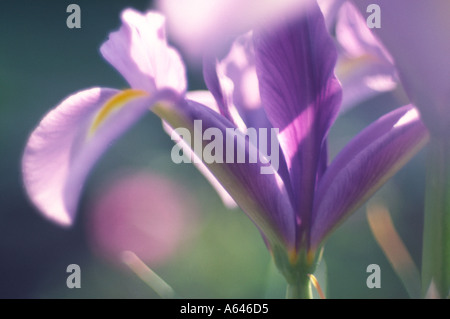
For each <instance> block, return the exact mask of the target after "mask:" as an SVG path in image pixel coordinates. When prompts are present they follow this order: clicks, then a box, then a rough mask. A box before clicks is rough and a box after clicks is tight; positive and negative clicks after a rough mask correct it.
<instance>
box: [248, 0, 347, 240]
mask: <svg viewBox="0 0 450 319" xmlns="http://www.w3.org/2000/svg"><path fill="white" fill-rule="evenodd" d="M254 46H255V63H256V71H257V75H258V80H259V89H260V93H261V102H262V105H263V107H264V109H265V111H266V114H267V117H268V118H269V120H270V122H271V123H272V125H273V127H276V128H279V130H280V135H279V141H280V146H281V148H282V150H283V153H284V156H285V159H286V164H287V168H288V170H289V174H290V182H291V185H292V190H293V196H292V198H291V199H292V202H293V206H294V207H295V210H296V211H297V212H298V221H299V226H300V231H299V232H298V236H299V240H301V238H302V237H303V236H302V233H304V232H307V231H309V224H310V214H311V211H312V201H313V197H314V191H315V188H316V186H315V183H316V179H317V178H318V176H320V175H321V174H322V173H323V172H322V171H323V169H324V167H326V163H327V158H326V156H325V155H326V154H323V153H322V151H323V149H324V143H325V139H326V135H327V134H328V130H329V128H330V126H331V125H332V123H333V121H334V119H335V117H336V115H337V113H338V107H339V104H340V102H341V88H340V85H339V83H338V81H337V80H336V78H335V76H334V73H333V72H334V66H335V63H336V57H337V52H336V49H335V46H334V43H333V40H332V39H331V37H330V35H329V34H328V31H327V29H326V26H325V21H324V18H323V16H322V13H321V12H320V9H319V8H318V6H317V4H316V5H313V6H311V7H310V8H309V10H308V11H307V12H306V13H305V14H303V15H302V16H301V17H300V18H299V19H296V20H292V19H286V20H284V21H283V22H282V23H280V24H279V25H278V26H277V27H272V28H269V29H262V30H257V31H255V32H254Z"/></svg>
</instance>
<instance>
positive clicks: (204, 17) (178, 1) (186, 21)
mask: <svg viewBox="0 0 450 319" xmlns="http://www.w3.org/2000/svg"><path fill="white" fill-rule="evenodd" d="M310 3H311V1H310V0H283V1H273V0H246V1H239V0H216V1H211V0H190V1H184V0H160V1H158V7H159V8H160V10H161V11H162V12H163V13H164V14H165V15H166V16H167V18H168V22H169V24H170V25H169V30H170V32H171V34H172V35H173V37H174V38H175V40H176V41H178V43H180V44H181V45H182V46H183V48H184V49H185V50H186V52H187V53H188V54H190V55H191V56H192V57H198V56H202V55H203V53H204V52H206V51H208V52H209V53H213V54H215V53H217V52H218V51H221V50H224V49H225V48H226V46H227V44H228V43H230V42H231V40H232V39H233V38H234V37H236V36H238V35H240V34H243V33H245V32H247V31H249V30H251V29H253V28H254V27H256V26H258V25H261V24H265V25H270V24H272V23H276V22H277V20H278V19H279V17H280V16H286V15H290V14H292V15H295V14H297V13H298V12H299V10H300V11H302V10H306V9H307V6H308V5H309V4H310ZM212 51H213V52H212Z"/></svg>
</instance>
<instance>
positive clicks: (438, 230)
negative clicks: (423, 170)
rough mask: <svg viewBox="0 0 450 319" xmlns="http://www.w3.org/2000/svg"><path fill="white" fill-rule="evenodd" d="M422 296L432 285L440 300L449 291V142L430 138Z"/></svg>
mask: <svg viewBox="0 0 450 319" xmlns="http://www.w3.org/2000/svg"><path fill="white" fill-rule="evenodd" d="M424 223H425V224H424V233H423V253H422V293H423V294H424V295H425V294H426V293H427V291H428V289H429V287H430V285H432V284H434V286H435V287H436V290H437V293H438V294H439V296H440V297H441V298H446V297H447V296H448V295H449V291H450V142H449V141H448V140H445V139H442V138H438V137H432V138H431V140H430V144H429V146H428V157H427V176H426V190H425V221H424Z"/></svg>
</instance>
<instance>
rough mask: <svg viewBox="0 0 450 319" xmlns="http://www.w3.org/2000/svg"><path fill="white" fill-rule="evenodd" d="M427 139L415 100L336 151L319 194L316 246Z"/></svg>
mask: <svg viewBox="0 0 450 319" xmlns="http://www.w3.org/2000/svg"><path fill="white" fill-rule="evenodd" d="M427 141H428V131H427V129H426V128H425V126H424V125H423V124H422V122H421V121H420V118H419V114H418V112H417V110H416V109H415V108H413V107H412V106H405V107H402V108H400V109H397V110H395V111H392V112H391V113H388V114H387V115H385V116H383V117H381V118H380V119H379V120H377V121H376V122H374V123H373V124H372V125H370V126H369V127H367V128H366V129H365V130H363V131H362V132H361V133H360V134H358V135H357V136H356V137H355V138H354V139H353V140H352V141H350V143H349V144H347V146H346V147H345V148H344V149H343V150H342V151H341V152H340V153H339V154H338V155H337V157H336V158H335V159H334V160H333V162H332V163H331V164H330V166H329V167H328V169H327V171H326V173H325V175H324V176H323V178H322V179H321V181H320V183H319V187H318V189H317V193H316V197H315V198H314V211H313V223H312V231H311V246H312V249H315V248H317V247H318V245H320V243H321V242H322V241H323V239H324V238H325V237H326V236H327V235H328V234H329V233H330V232H331V231H332V230H333V229H334V228H335V227H336V226H337V225H338V224H339V223H340V222H342V221H343V219H344V218H346V217H347V216H348V215H349V214H351V213H352V212H354V211H355V210H356V209H357V208H358V207H359V206H360V205H362V204H363V203H364V202H365V201H366V200H367V199H368V198H369V197H370V196H371V195H372V194H373V193H374V192H375V191H376V190H377V189H378V188H379V187H381V185H382V184H383V183H384V182H386V181H387V180H388V179H389V178H390V177H391V176H392V175H393V174H395V173H396V172H397V171H398V170H399V169H400V168H401V167H402V166H403V165H404V164H405V163H406V162H407V161H408V160H409V159H410V158H411V157H412V156H413V155H414V154H416V153H417V152H418V151H419V150H420V149H421V148H422V147H423V146H424V145H425V143H426V142H427Z"/></svg>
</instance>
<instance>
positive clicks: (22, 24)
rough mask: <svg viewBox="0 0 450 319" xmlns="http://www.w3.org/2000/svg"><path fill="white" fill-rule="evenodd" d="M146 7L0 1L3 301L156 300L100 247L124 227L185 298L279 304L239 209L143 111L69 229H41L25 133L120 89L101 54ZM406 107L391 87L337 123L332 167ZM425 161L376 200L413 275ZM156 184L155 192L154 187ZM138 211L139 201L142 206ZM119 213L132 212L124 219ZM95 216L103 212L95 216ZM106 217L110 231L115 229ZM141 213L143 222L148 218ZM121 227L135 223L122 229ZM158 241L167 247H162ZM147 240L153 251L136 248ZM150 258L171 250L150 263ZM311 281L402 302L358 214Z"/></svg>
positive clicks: (259, 247)
mask: <svg viewBox="0 0 450 319" xmlns="http://www.w3.org/2000/svg"><path fill="white" fill-rule="evenodd" d="M70 3H77V4H78V5H79V6H80V7H81V24H82V28H81V29H68V28H67V26H66V18H67V16H68V13H66V8H67V6H68V5H69V4H70ZM151 6H152V4H151V3H150V2H149V1H137V0H135V1H118V0H110V1H92V0H90V1H87V0H77V1H63V0H59V1H51V0H39V1H36V0H20V1H2V2H1V3H0V152H1V153H0V154H1V157H0V298H158V295H156V294H155V292H154V291H153V290H152V288H151V287H149V286H148V285H146V284H145V283H144V282H143V281H141V280H140V279H139V278H138V277H137V276H136V275H135V274H134V273H133V272H131V271H130V269H129V268H127V267H126V266H125V265H124V264H123V263H121V262H120V259H118V258H116V259H114V256H111V254H113V253H114V248H111V247H110V248H111V249H112V250H111V249H110V250H108V249H109V248H108V241H107V240H106V244H105V237H104V236H107V235H108V234H110V235H111V238H112V239H111V242H113V240H115V241H117V236H125V237H126V235H124V233H123V232H124V231H126V230H128V231H129V232H130V236H131V237H132V236H135V235H136V234H138V236H137V237H133V238H134V239H136V238H138V240H137V241H138V242H139V245H141V246H140V247H139V249H142V254H143V255H145V254H146V253H148V255H146V256H147V257H146V258H147V260H144V261H146V263H147V264H148V265H149V266H151V267H152V269H153V270H154V271H155V272H156V273H157V274H158V275H159V276H160V277H162V278H163V279H164V280H165V281H166V282H167V283H168V284H169V285H171V286H172V287H173V289H174V290H175V291H176V293H177V294H178V295H179V296H181V297H187V298H283V297H284V293H285V286H284V282H283V279H282V278H281V277H280V275H279V274H278V273H277V271H276V269H274V266H273V265H272V262H271V259H270V255H269V253H268V252H267V250H266V247H265V246H264V244H263V241H262V240H261V238H260V235H259V233H258V231H257V230H256V228H255V227H254V226H253V225H252V223H251V222H250V221H249V220H248V219H247V218H246V216H245V215H244V214H243V213H242V212H241V211H240V210H239V209H234V210H229V209H227V208H225V207H224V205H223V204H222V202H221V200H220V198H219V197H218V196H217V194H216V193H215V191H214V190H213V189H212V187H211V186H210V185H209V183H208V182H207V181H206V180H205V178H204V177H203V176H202V175H201V174H200V173H199V172H198V171H197V170H196V169H195V168H194V167H193V166H192V165H190V164H181V165H176V164H174V163H173V162H172V161H171V159H170V151H171V149H172V146H173V142H172V141H171V140H170V137H169V136H167V135H166V134H165V133H164V131H163V130H162V128H161V122H160V120H159V119H158V118H157V117H156V116H154V115H153V114H151V113H149V114H148V116H146V117H145V118H143V119H142V120H141V121H140V122H139V123H138V124H137V125H136V126H135V127H133V128H132V129H131V130H130V131H129V132H128V133H127V134H126V135H124V136H123V137H122V138H120V139H119V140H118V141H117V143H115V144H114V145H113V146H112V147H111V148H110V149H109V150H108V152H107V153H106V154H105V156H104V157H103V158H102V159H101V161H99V163H98V164H97V166H96V167H95V168H94V170H93V172H92V174H91V175H90V177H89V179H88V181H87V184H86V187H85V188H84V191H83V194H82V199H81V203H80V206H79V214H78V217H77V220H76V222H75V224H74V226H73V227H71V228H69V229H63V228H61V227H59V226H57V225H55V224H53V223H51V222H49V221H47V220H45V219H44V218H43V217H42V216H41V215H40V214H39V213H38V212H37V211H36V209H35V208H34V207H33V206H32V205H31V203H30V202H29V200H28V199H27V197H26V194H25V191H24V187H23V183H22V176H21V167H20V162H21V156H22V152H23V149H24V146H25V144H26V141H27V138H28V136H29V134H30V133H31V131H32V130H33V128H34V127H35V126H36V125H37V124H38V123H39V121H40V119H41V118H42V117H43V116H44V114H45V113H46V112H48V111H49V110H50V109H51V108H52V107H54V106H55V105H57V104H58V103H59V102H60V101H61V100H62V99H63V98H64V97H66V96H68V95H69V94H71V93H73V92H75V91H78V90H81V89H84V88H89V87H93V86H103V87H114V88H123V87H126V83H125V81H124V79H123V78H122V77H121V76H120V75H119V74H118V73H117V72H116V71H115V69H113V68H112V67H111V66H110V65H108V63H107V62H106V61H105V60H103V58H102V57H101V55H100V53H99V47H100V45H101V43H103V41H105V40H106V38H107V35H108V34H109V32H111V31H113V30H116V29H117V28H118V27H119V25H120V21H119V14H120V12H121V10H122V9H124V8H125V7H133V8H136V9H138V10H146V9H148V8H150V7H151ZM169 34H170V30H169ZM188 72H189V88H190V89H201V88H204V84H203V82H202V78H201V70H199V69H198V68H196V67H195V66H188ZM403 104H405V99H404V95H403V94H402V92H401V91H400V90H397V91H395V92H393V93H389V94H382V95H379V96H377V97H375V98H373V99H370V100H369V101H367V102H365V103H364V104H362V105H359V106H357V107H355V108H354V109H352V110H350V111H349V112H347V113H345V114H343V115H342V116H341V117H340V118H339V119H338V120H337V122H336V124H335V125H334V127H333V129H332V131H331V133H330V143H329V145H330V150H331V151H330V153H331V156H334V155H335V154H336V153H337V152H338V151H339V150H340V149H341V148H342V147H343V146H344V145H345V143H346V142H347V141H348V140H349V139H350V138H351V137H352V136H354V135H355V134H356V133H357V132H359V131H360V130H361V129H362V128H364V127H365V126H366V125H368V124H369V123H370V122H372V121H373V120H375V119H376V118H378V117H379V116H380V115H382V114H384V113H385V112H387V111H389V110H391V109H393V108H394V107H396V106H400V105H403ZM423 160H424V156H423V151H422V152H421V153H419V154H418V155H417V156H416V157H415V158H414V159H413V160H412V161H411V162H409V163H408V164H407V165H406V166H405V167H404V168H403V169H402V170H401V171H400V172H399V173H398V174H397V175H395V177H394V178H393V179H391V180H390V181H389V182H388V183H387V184H386V185H385V186H384V187H383V188H382V189H381V190H380V191H379V192H378V193H377V194H376V195H375V197H374V198H373V199H372V201H378V202H382V203H384V204H385V205H386V206H387V207H388V208H389V210H390V212H391V215H392V218H393V220H394V223H395V225H396V227H397V229H398V232H399V234H400V236H401V237H402V238H403V240H404V242H405V244H406V246H407V247H408V249H409V251H410V253H411V255H412V257H413V259H414V261H415V262H416V264H417V265H418V266H420V256H421V242H422V220H423V213H422V211H423V210H422V207H423V191H424V187H423V183H424V164H423ZM130 176H131V177H133V176H134V177H135V176H144V177H145V178H146V179H145V178H144V179H145V181H144V182H142V183H138V184H139V185H140V186H136V187H141V190H142V188H144V189H145V188H146V185H148V192H149V195H148V198H146V197H145V195H142V194H141V195H139V196H141V197H137V198H138V199H136V198H134V197H133V196H132V195H129V194H127V193H126V191H125V193H124V194H122V195H121V193H120V189H119V190H117V187H119V186H117V187H116V189H115V190H114V189H113V188H114V187H115V186H114V185H117V184H116V183H120V181H121V180H122V181H123V179H129V178H130ZM152 178H154V180H156V181H157V182H151V181H152ZM128 182H129V181H128ZM155 184H156V186H155ZM161 185H163V186H161ZM119 188H120V187H119ZM122 189H125V190H126V189H127V187H126V186H125V187H124V186H122ZM162 190H163V191H162ZM110 191H116V192H119V193H114V194H115V195H113V198H115V200H117V201H118V202H117V204H114V203H109V204H101V201H102V200H105V197H106V196H107V195H105V194H107V193H108V192H110ZM152 192H153V193H152ZM136 193H139V192H134V193H133V194H136ZM117 194H118V195H117ZM139 194H140V193H139ZM152 194H153V195H152ZM155 194H156V195H155ZM110 196H111V195H110ZM130 196H131V197H130ZM140 201H142V203H143V204H142V205H141V206H139V205H138V206H139V207H136V204H137V203H140ZM174 202H175V203H178V204H176V205H174ZM127 203H129V205H130V206H129V207H130V208H129V210H127V209H126V208H124V207H128V206H126V204H127ZM101 205H103V208H102V209H103V212H100V213H99V212H98V210H99V208H98V207H99V206H101ZM105 205H106V206H105ZM108 205H109V206H108ZM105 207H106V208H105ZM114 208H116V210H114ZM117 209H119V211H120V210H122V213H123V215H122V216H121V214H120V213H118V212H117ZM108 210H111V216H115V217H111V218H115V219H114V220H115V221H117V222H116V223H113V222H111V220H110V219H109V217H108ZM146 210H148V215H146V214H143V212H145V211H146ZM105 211H106V213H105ZM113 211H114V212H113ZM135 211H137V212H138V213H137V214H138V217H136V216H135V215H133V212H135ZM158 214H163V216H165V218H161V216H159V215H158ZM105 216H106V217H105ZM128 217H129V218H131V219H132V218H135V219H132V220H131V221H130V220H129V221H127V220H126V219H127V218H128ZM166 217H167V218H166ZM102 218H103V220H104V221H105V222H104V223H102ZM121 218H123V221H122V219H121ZM136 218H137V219H136ZM153 220H154V222H152V221H153ZM119 221H120V223H119ZM122 222H123V223H125V224H126V223H127V222H129V223H130V224H129V225H128V226H127V227H128V228H126V227H125V228H121V229H120V230H117V229H116V228H114V227H120V225H122V224H121V223H122ZM118 223H119V224H120V225H119V226H118V225H117V224H118ZM136 225H139V226H141V227H140V228H139V230H136V229H137V228H136V229H135V228H133V227H137V226H136ZM108 227H111V229H110V228H108ZM146 227H148V231H147V232H146V229H145V228H146ZM164 227H165V228H164ZM142 228H144V229H142ZM124 229H125V230H124ZM161 229H164V231H163V232H161V231H160V230H161ZM158 230H159V232H158ZM98 231H101V232H102V233H101V235H99V234H98V233H96V232H98ZM139 232H142V233H139ZM161 233H162V235H161ZM125 234H126V232H125ZM102 236H103V237H102ZM114 236H116V237H114ZM139 236H142V237H139ZM145 236H147V237H145ZM165 236H166V237H167V238H169V237H170V238H169V239H170V240H164V237H165ZM113 237H114V238H113ZM125 237H124V238H125ZM172 237H173V238H172ZM99 238H101V239H99ZM140 238H141V239H142V238H144V239H142V240H139V239H140ZM147 240H148V245H144V247H142V244H145V243H146V241H147ZM119 242H120V241H119ZM133 244H135V243H131V244H130V245H133ZM105 245H106V246H105ZM164 245H165V246H164ZM105 247H106V248H105ZM133 247H134V246H133ZM136 249H138V248H136ZM158 249H159V250H164V249H165V250H164V251H163V253H159V254H158V251H157V250H158ZM105 250H106V251H105ZM155 256H156V257H155ZM116 257H117V256H116ZM70 264H78V265H79V266H80V268H81V289H68V288H67V286H66V279H67V276H68V275H69V274H68V273H67V272H66V267H67V266H68V265H70ZM369 264H378V265H379V266H380V267H381V288H380V289H369V288H367V286H366V278H367V276H368V275H369V274H368V273H366V267H367V266H368V265H369ZM319 280H320V282H321V284H322V286H323V287H324V288H325V289H326V294H327V297H328V298H406V297H408V295H407V293H406V291H405V289H404V288H403V286H402V284H401V282H400V280H399V279H398V277H397V276H396V275H395V273H394V271H393V270H392V268H391V266H390V264H389V262H388V261H387V259H386V257H385V256H384V255H383V252H382V250H381V249H380V248H379V247H378V245H377V243H376V241H375V239H374V238H373V235H372V233H371V231H370V228H369V226H368V223H367V218H366V206H364V207H362V208H361V209H360V210H359V211H358V212H356V213H355V214H354V215H353V216H352V217H351V218H349V219H348V220H347V221H346V222H345V223H344V224H343V225H342V226H341V227H340V228H339V229H338V230H337V231H336V232H335V233H334V234H333V235H332V236H331V237H330V238H329V240H328V243H327V244H326V246H325V251H324V260H323V263H322V265H321V268H320V271H319Z"/></svg>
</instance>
